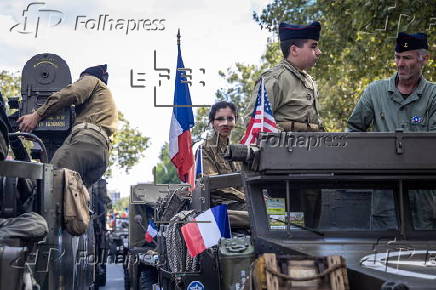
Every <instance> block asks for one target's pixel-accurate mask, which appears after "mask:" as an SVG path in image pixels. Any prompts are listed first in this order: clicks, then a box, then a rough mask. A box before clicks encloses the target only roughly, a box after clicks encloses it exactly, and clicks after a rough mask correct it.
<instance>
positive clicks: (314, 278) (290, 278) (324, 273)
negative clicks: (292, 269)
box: [266, 264, 347, 281]
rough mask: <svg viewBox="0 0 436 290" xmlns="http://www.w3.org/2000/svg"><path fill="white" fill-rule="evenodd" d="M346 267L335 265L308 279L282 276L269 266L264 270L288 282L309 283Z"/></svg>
mask: <svg viewBox="0 0 436 290" xmlns="http://www.w3.org/2000/svg"><path fill="white" fill-rule="evenodd" d="M346 267H347V266H346V265H345V264H335V265H333V266H331V267H330V268H328V269H326V270H324V271H323V272H322V273H320V274H318V275H313V276H308V277H291V276H288V275H285V274H282V273H280V272H277V271H276V270H273V269H271V268H270V267H269V266H266V270H267V271H268V272H270V273H271V274H273V275H274V276H278V277H280V278H282V279H284V280H288V281H311V280H316V279H320V278H323V277H324V276H325V275H327V274H330V273H331V272H333V271H336V270H339V269H341V268H346Z"/></svg>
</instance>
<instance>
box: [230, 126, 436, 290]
mask: <svg viewBox="0 0 436 290" xmlns="http://www.w3.org/2000/svg"><path fill="white" fill-rule="evenodd" d="M435 146H436V134H432V133H427V134H426V133H403V132H402V131H401V130H398V131H397V132H395V133H276V134H272V133H268V134H265V135H262V136H261V138H260V141H259V143H258V145H257V146H245V145H231V146H230V150H229V158H231V159H232V160H235V161H242V162H244V164H245V171H243V173H242V177H243V178H242V180H243V185H244V189H245V194H246V197H247V203H248V208H249V214H250V224H251V236H252V240H253V242H254V246H255V251H256V254H257V255H260V254H262V253H276V254H278V255H291V256H294V257H295V256H300V257H301V256H305V257H322V256H331V255H338V256H342V257H343V258H344V259H345V263H346V269H347V276H348V280H349V288H351V289H362V290H363V289H436V283H435V281H436V280H435V279H436V263H435V257H436V194H435V193H436V191H435V189H436V160H435V158H436V157H435V155H434V154H429V152H432V150H433V148H434V147H435ZM291 260H292V259H290V260H289V259H288V260H287V261H288V262H287V263H288V264H287V265H279V266H280V267H281V269H282V274H283V275H286V276H288V278H289V276H292V273H295V272H292V266H291V264H290V262H289V261H291ZM322 270H323V269H320V268H318V269H314V272H313V275H312V276H317V275H318V277H315V278H313V279H312V282H311V283H312V284H310V285H311V286H312V287H320V285H321V284H322V280H323V279H324V278H322V279H320V277H319V275H321V272H322ZM325 278H326V279H328V277H325ZM279 280H280V279H279ZM287 281H288V282H289V281H290V283H291V284H292V283H295V285H297V284H298V283H301V282H297V281H295V280H293V279H292V277H290V278H289V279H288V280H287ZM330 282H332V283H333V282H334V281H330ZM281 283H282V282H281ZM283 283H284V282H283ZM268 285H269V284H268ZM285 285H287V286H288V287H289V284H285ZM298 285H300V287H301V284H298ZM332 285H333V284H332ZM269 286H270V285H269ZM269 286H268V289H270V287H269ZM276 286H277V285H276ZM291 286H292V285H291ZM306 286H307V285H306ZM271 287H272V286H271ZM295 287H297V286H295ZM307 287H308V286H307ZM347 287H348V286H346V287H345V288H347ZM271 289H278V288H275V287H272V288H271ZM298 289H300V288H298ZM304 289H305V288H304ZM323 289H324V288H323ZM331 289H335V288H333V286H332V288H331Z"/></svg>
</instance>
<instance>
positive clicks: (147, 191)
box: [124, 183, 189, 290]
mask: <svg viewBox="0 0 436 290" xmlns="http://www.w3.org/2000/svg"><path fill="white" fill-rule="evenodd" d="M185 187H186V186H185V185H177V184H172V185H156V184H147V183H144V184H136V185H132V186H131V188H130V200H129V249H128V254H127V258H126V260H125V262H124V273H125V277H124V281H125V289H126V290H129V289H132V290H136V289H152V285H153V284H156V285H157V284H158V269H159V268H160V266H159V265H160V264H161V263H164V261H163V260H162V257H164V256H165V254H164V253H163V252H162V251H161V250H160V249H165V246H164V245H158V243H162V242H163V240H162V238H158V237H156V238H155V239H154V240H153V241H147V240H146V239H145V234H146V232H147V228H148V224H149V222H151V221H153V222H155V223H156V225H160V226H159V227H160V228H161V230H162V231H163V230H164V228H165V227H166V225H167V224H168V223H166V222H165V221H166V220H165V219H166V218H165V217H163V216H160V217H159V215H158V213H159V208H160V206H159V204H163V203H165V202H166V201H167V200H168V199H170V198H171V197H172V196H174V193H175V192H178V191H180V190H182V189H183V188H185ZM188 203H189V199H188V198H187V197H186V198H185V199H183V200H180V202H179V203H177V208H172V207H171V206H168V207H166V206H163V207H164V208H166V211H167V212H168V211H171V213H169V215H170V216H172V215H174V214H176V213H177V212H179V211H180V210H183V209H186V208H187V206H188ZM159 255H161V256H162V257H160V256H159Z"/></svg>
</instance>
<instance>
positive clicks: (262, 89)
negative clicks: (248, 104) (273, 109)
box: [260, 77, 265, 132]
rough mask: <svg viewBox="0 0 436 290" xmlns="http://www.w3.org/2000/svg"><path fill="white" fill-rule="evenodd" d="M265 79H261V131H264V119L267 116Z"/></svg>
mask: <svg viewBox="0 0 436 290" xmlns="http://www.w3.org/2000/svg"><path fill="white" fill-rule="evenodd" d="M263 81H264V80H263V77H262V79H261V81H260V86H261V89H260V107H261V112H262V113H261V118H262V121H261V124H262V125H261V127H260V132H263V121H264V117H265V98H264V96H263V95H264V94H265V92H264V89H265V86H264V82H263Z"/></svg>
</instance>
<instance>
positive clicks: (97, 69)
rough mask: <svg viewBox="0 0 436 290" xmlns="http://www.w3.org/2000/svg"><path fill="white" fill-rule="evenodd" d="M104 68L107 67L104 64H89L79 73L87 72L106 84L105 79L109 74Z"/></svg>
mask: <svg viewBox="0 0 436 290" xmlns="http://www.w3.org/2000/svg"><path fill="white" fill-rule="evenodd" d="M106 69H107V65H106V64H103V65H96V66H91V67H88V68H87V69H85V70H84V71H82V73H81V74H80V75H83V74H89V75H92V76H95V77H96V78H99V79H100V80H101V81H102V82H104V83H105V84H107V79H108V78H109V74H108V73H107V71H106Z"/></svg>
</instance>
